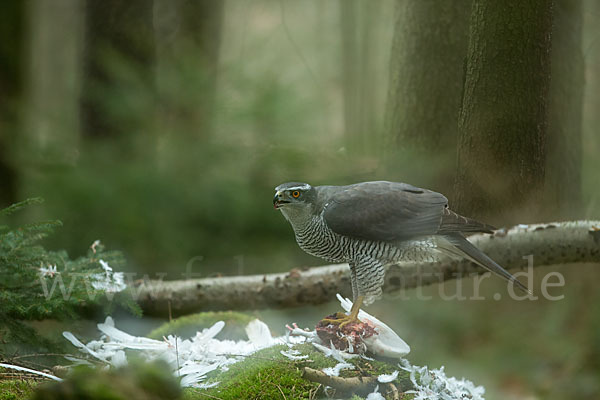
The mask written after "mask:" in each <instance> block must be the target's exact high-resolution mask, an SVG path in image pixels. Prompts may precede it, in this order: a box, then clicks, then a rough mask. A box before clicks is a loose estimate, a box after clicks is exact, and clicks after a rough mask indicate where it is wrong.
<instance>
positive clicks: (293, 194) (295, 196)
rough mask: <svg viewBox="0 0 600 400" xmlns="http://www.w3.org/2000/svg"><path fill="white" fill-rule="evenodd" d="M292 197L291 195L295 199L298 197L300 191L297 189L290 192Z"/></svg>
mask: <svg viewBox="0 0 600 400" xmlns="http://www.w3.org/2000/svg"><path fill="white" fill-rule="evenodd" d="M292 197H293V198H295V199H297V198H298V197H300V192H299V191H297V190H294V191H293V192H292Z"/></svg>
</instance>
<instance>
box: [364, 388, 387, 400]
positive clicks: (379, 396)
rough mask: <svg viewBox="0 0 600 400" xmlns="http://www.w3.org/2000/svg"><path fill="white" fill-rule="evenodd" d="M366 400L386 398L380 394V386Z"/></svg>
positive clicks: (382, 399)
mask: <svg viewBox="0 0 600 400" xmlns="http://www.w3.org/2000/svg"><path fill="white" fill-rule="evenodd" d="M365 400H385V397H383V396H382V394H381V393H379V385H377V386H375V390H374V391H372V392H371V393H369V395H368V396H367V398H366V399H365Z"/></svg>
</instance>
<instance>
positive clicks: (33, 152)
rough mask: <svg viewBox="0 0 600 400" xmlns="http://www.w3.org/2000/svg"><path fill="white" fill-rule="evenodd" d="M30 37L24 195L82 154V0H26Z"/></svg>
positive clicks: (20, 145) (19, 148) (21, 142)
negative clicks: (44, 175)
mask: <svg viewBox="0 0 600 400" xmlns="http://www.w3.org/2000/svg"><path fill="white" fill-rule="evenodd" d="M25 5H26V7H27V9H26V15H27V18H26V21H27V27H26V29H27V43H26V53H25V61H24V64H25V65H26V66H27V67H26V68H23V70H22V74H23V102H22V104H21V106H20V108H21V112H20V128H19V135H18V137H17V141H16V147H15V150H16V151H15V153H16V158H17V163H18V164H17V165H18V173H19V187H18V190H19V194H18V196H19V197H20V198H24V197H29V196H33V195H39V186H38V183H37V182H38V178H39V177H40V176H41V175H42V174H44V173H46V172H48V171H49V168H57V167H64V166H72V165H73V164H74V163H75V162H76V160H77V157H78V144H79V135H78V131H79V118H78V116H79V113H78V98H79V94H80V91H79V89H80V87H79V82H80V79H79V78H80V70H81V45H82V42H81V37H82V32H83V23H82V21H83V7H82V4H81V2H80V1H79V0H56V1H31V2H25Z"/></svg>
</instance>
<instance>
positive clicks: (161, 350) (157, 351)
mask: <svg viewBox="0 0 600 400" xmlns="http://www.w3.org/2000/svg"><path fill="white" fill-rule="evenodd" d="M224 326H225V323H224V322H223V321H219V322H217V323H215V324H214V325H213V326H211V327H210V328H207V329H204V330H202V331H200V332H197V333H196V335H194V336H193V337H192V338H190V339H182V338H180V337H177V336H172V335H169V336H168V337H166V338H163V340H154V339H149V338H145V337H138V336H133V335H130V334H128V333H126V332H124V331H122V330H120V329H118V328H116V327H115V323H114V321H113V319H112V318H110V317H107V318H106V320H105V321H104V323H100V324H98V329H99V330H100V332H101V333H102V336H101V338H100V340H93V341H91V342H89V343H87V344H84V343H82V342H81V341H80V340H79V339H77V338H76V337H75V336H74V335H73V334H72V333H71V332H63V336H64V337H65V338H66V339H67V340H68V341H70V342H71V343H72V344H73V345H74V346H75V347H77V348H78V349H79V350H80V351H82V352H84V353H86V354H89V355H91V356H93V357H95V358H97V359H99V360H101V361H103V362H104V364H105V366H106V367H109V366H112V367H118V366H122V365H126V364H127V351H136V352H137V353H138V354H140V355H141V356H142V357H143V358H144V359H146V360H148V361H151V360H158V359H160V360H164V361H165V362H167V363H168V364H169V366H170V367H171V372H172V373H173V374H174V375H175V376H176V377H179V378H180V383H181V385H182V386H191V387H196V388H203V387H204V388H206V387H212V386H214V385H217V384H218V383H217V382H211V383H207V384H204V383H203V382H202V381H204V380H206V379H207V376H208V374H209V373H210V372H212V371H214V370H217V369H219V370H221V371H226V370H227V369H228V366H229V365H231V364H234V363H236V362H238V361H240V360H243V357H244V356H247V355H250V354H252V353H254V352H256V351H258V350H261V349H264V348H266V347H270V346H273V345H276V344H288V340H286V338H285V337H279V338H273V337H272V336H271V332H270V331H269V327H268V326H267V325H266V324H265V323H264V322H262V321H259V320H254V321H252V322H250V323H249V324H248V326H247V327H246V334H247V335H248V339H249V340H238V341H233V340H219V339H215V336H216V335H217V334H218V333H219V332H221V330H222V329H223V327H224ZM294 340H295V341H296V342H297V343H303V342H305V341H306V338H305V337H301V338H295V339H294ZM289 354H290V355H291V356H293V357H298V358H304V356H300V355H299V353H298V354H295V353H289ZM69 359H71V360H72V361H74V362H75V363H81V360H80V359H78V358H73V357H71V358H69Z"/></svg>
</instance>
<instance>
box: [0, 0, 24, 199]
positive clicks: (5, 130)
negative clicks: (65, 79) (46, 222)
mask: <svg viewBox="0 0 600 400" xmlns="http://www.w3.org/2000/svg"><path fill="white" fill-rule="evenodd" d="M25 9H26V7H25V3H24V2H21V1H3V2H0V208H2V207H3V206H6V205H9V204H12V203H14V202H15V201H16V200H17V199H16V180H17V173H16V170H15V165H14V159H13V157H12V151H11V150H12V149H13V148H14V146H13V145H14V142H15V137H16V135H17V133H18V123H17V121H18V113H17V108H18V104H19V101H20V100H21V95H22V89H23V84H22V80H23V70H24V65H23V64H24V63H23V47H24V46H23V44H24V43H23V42H24V36H25V35H24V34H23V33H24V25H25V24H24V22H25Z"/></svg>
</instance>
